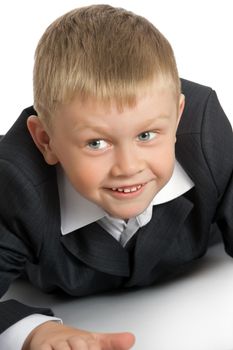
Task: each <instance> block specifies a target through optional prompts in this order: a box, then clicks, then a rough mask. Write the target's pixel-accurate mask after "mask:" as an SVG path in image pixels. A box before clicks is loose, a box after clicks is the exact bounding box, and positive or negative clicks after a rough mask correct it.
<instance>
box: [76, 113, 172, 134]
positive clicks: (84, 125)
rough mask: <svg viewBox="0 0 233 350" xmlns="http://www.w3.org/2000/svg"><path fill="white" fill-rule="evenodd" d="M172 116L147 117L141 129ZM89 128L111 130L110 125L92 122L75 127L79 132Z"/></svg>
mask: <svg viewBox="0 0 233 350" xmlns="http://www.w3.org/2000/svg"><path fill="white" fill-rule="evenodd" d="M169 118H170V116H169V115H164V114H163V115H159V116H157V117H155V118H150V119H147V120H146V121H145V122H143V124H141V125H139V127H140V128H141V129H147V128H149V127H150V126H151V125H152V124H153V123H155V122H157V121H158V120H161V119H162V120H168V119H169ZM88 129H91V130H93V131H97V132H100V133H107V132H108V130H109V127H108V125H106V126H105V125H103V126H100V125H92V124H80V125H79V126H76V127H75V128H74V130H75V131H77V132H80V131H83V130H88Z"/></svg>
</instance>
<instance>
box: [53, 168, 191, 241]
mask: <svg viewBox="0 0 233 350" xmlns="http://www.w3.org/2000/svg"><path fill="white" fill-rule="evenodd" d="M57 179H58V191H59V198H60V214H61V232H62V234H63V235H65V234H68V233H70V232H72V231H74V230H77V229H79V228H81V227H84V226H86V225H89V224H91V223H93V222H95V221H97V220H100V219H101V218H103V217H104V216H106V215H107V213H106V212H105V211H104V210H103V209H102V208H100V207H98V206H97V205H96V204H94V203H92V202H90V201H89V200H87V199H86V198H84V197H83V196H81V194H80V193H79V192H77V191H76V190H75V189H74V187H73V186H72V184H71V183H70V182H69V180H68V178H67V177H66V175H65V173H64V171H63V170H62V168H61V167H57ZM193 186H194V183H193V182H192V180H191V179H190V177H189V176H188V175H187V174H186V172H185V171H184V169H183V168H182V167H181V165H180V164H179V163H178V162H177V161H175V167H174V171H173V174H172V176H171V178H170V180H169V181H168V183H167V184H166V185H165V186H164V187H163V188H162V189H161V190H160V191H159V192H158V193H157V194H156V196H155V197H154V199H153V201H152V205H158V204H162V203H166V202H169V201H171V200H172V199H175V198H177V197H179V196H181V195H182V194H184V193H185V192H187V191H189V190H190V189H191V188H192V187H193Z"/></svg>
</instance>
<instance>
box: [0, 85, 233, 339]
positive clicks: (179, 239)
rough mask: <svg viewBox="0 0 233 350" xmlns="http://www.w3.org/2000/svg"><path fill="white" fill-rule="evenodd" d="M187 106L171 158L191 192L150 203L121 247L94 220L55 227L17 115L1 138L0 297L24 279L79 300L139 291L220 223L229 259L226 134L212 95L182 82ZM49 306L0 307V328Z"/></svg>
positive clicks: (42, 177)
mask: <svg viewBox="0 0 233 350" xmlns="http://www.w3.org/2000/svg"><path fill="white" fill-rule="evenodd" d="M182 89H183V92H184V94H185V96H186V107H185V111H184V113H183V117H182V119H181V122H180V125H179V128H178V132H177V144H176V157H177V159H178V161H179V162H180V164H181V165H182V167H183V168H184V169H185V171H186V172H187V173H188V175H189V176H190V178H191V179H192V180H193V182H194V184H195V187H194V188H193V189H191V190H190V191H189V192H187V193H186V194H184V195H182V196H180V197H179V198H177V199H174V200H172V201H170V202H168V203H165V204H161V205H158V206H156V207H154V212H153V217H152V220H151V221H150V222H149V223H148V224H147V225H146V226H145V227H143V228H141V229H140V230H139V231H138V232H137V234H136V235H135V236H134V237H133V238H132V239H131V241H130V242H129V243H128V246H127V247H126V248H123V247H122V246H121V245H120V244H119V243H118V242H117V241H116V240H115V239H114V238H113V237H111V235H109V234H108V233H106V232H105V231H104V230H103V229H102V228H101V227H100V226H99V225H98V224H96V223H94V224H90V225H88V226H86V227H85V228H82V229H79V230H78V231H74V232H72V233H70V234H68V235H66V236H62V235H61V231H60V212H59V197H58V190H57V180H56V171H55V168H54V167H52V166H48V165H47V164H45V162H44V160H43V157H42V156H41V154H40V153H39V151H38V150H37V149H36V147H35V145H34V143H33V141H32V139H31V137H30V135H29V133H28V131H27V128H26V120H27V118H28V116H29V115H30V114H32V113H35V112H34V110H33V108H32V107H31V108H28V109H25V110H24V111H23V112H22V114H21V115H20V117H19V119H18V120H17V121H16V122H15V124H14V125H13V126H12V128H11V129H10V130H9V132H8V133H7V134H6V135H5V136H4V137H3V139H2V140H1V141H0V188H1V200H0V294H1V295H3V294H4V293H5V292H6V290H7V288H8V287H9V285H10V283H11V282H12V281H13V280H15V279H16V278H18V277H20V276H26V277H27V278H28V279H29V280H30V281H31V282H32V283H33V284H34V285H36V286H37V287H38V288H41V289H42V290H44V291H48V292H51V291H57V290H62V291H64V292H66V293H68V294H70V295H73V296H83V295H88V294H91V293H98V292H102V291H107V290H113V289H116V288H122V287H127V288H128V287H133V286H147V285H150V284H152V283H155V282H156V281H158V280H160V279H162V278H164V277H166V276H173V275H174V274H177V273H180V272H181V271H183V270H184V268H186V267H187V266H189V265H190V264H191V263H193V261H195V260H197V259H198V258H200V257H201V256H203V255H204V254H205V252H206V250H207V248H208V245H209V241H210V239H211V234H212V231H213V229H214V228H215V226H218V227H219V229H220V231H221V234H222V237H223V240H224V243H225V248H226V251H227V252H228V254H230V255H231V256H233V181H232V172H233V135H232V129H231V126H230V123H229V122H228V120H227V119H226V117H225V114H224V112H223V110H222V108H221V106H220V104H219V102H218V99H217V96H216V94H215V92H214V91H213V90H211V89H210V88H208V87H204V86H201V85H198V84H195V83H191V82H189V81H185V80H182ZM38 312H42V313H45V314H51V311H50V310H44V309H37V308H34V307H28V306H26V305H22V304H20V303H18V302H17V301H7V302H2V303H1V304H0V315H1V317H0V332H2V331H4V330H5V329H6V328H7V327H9V326H10V325H12V324H13V323H14V322H16V321H18V320H19V319H21V318H23V317H25V316H27V315H29V314H31V313H38Z"/></svg>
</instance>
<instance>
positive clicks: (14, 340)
mask: <svg viewBox="0 0 233 350" xmlns="http://www.w3.org/2000/svg"><path fill="white" fill-rule="evenodd" d="M57 180H58V191H59V198H60V213H61V233H62V235H66V234H69V233H70V232H72V231H74V230H77V229H79V228H81V227H84V226H86V225H89V224H91V223H93V222H97V223H98V224H99V225H100V226H102V227H103V228H104V229H105V230H106V231H107V232H108V233H109V234H111V235H112V236H113V237H114V238H115V239H116V240H117V241H119V242H120V243H121V244H122V246H125V245H126V243H127V242H128V241H129V239H130V238H131V237H132V236H133V235H134V234H135V233H136V232H137V230H138V229H139V228H140V227H142V226H145V225H146V224H147V223H148V222H149V221H150V220H151V217H152V210H153V206H154V205H158V204H162V203H166V202H169V201H171V200H173V199H175V198H177V197H179V196H181V195H182V194H184V193H185V192H187V191H189V190H190V189H191V188H192V187H193V186H194V184H193V182H192V180H191V179H190V178H189V176H188V175H187V174H186V172H185V171H184V169H183V168H182V167H181V165H180V164H179V163H178V162H177V161H176V162H175V167H174V171H173V174H172V176H171V178H170V180H169V181H168V183H167V184H166V185H165V186H164V187H163V188H162V189H161V190H160V191H159V192H158V193H157V194H156V196H155V197H154V199H153V200H152V202H151V203H150V205H149V206H148V207H147V208H146V209H145V211H144V212H143V213H141V214H139V215H138V216H136V217H135V218H131V219H129V220H128V221H127V222H126V221H125V220H123V219H118V218H113V217H111V216H110V215H109V214H108V213H106V212H105V211H104V210H103V209H102V208H100V207H98V206H97V205H96V204H94V203H92V202H90V201H88V200H87V199H85V198H84V197H82V196H81V195H80V193H78V192H77V191H76V190H75V189H74V187H73V186H72V185H71V183H70V182H69V180H68V178H67V177H66V176H65V174H64V172H63V170H62V169H61V168H60V167H58V168H57ZM77 208H78V210H77ZM47 321H56V322H61V320H60V319H58V318H56V317H49V316H45V315H38V314H34V315H30V316H28V317H25V318H24V319H22V320H20V321H19V322H17V323H15V324H14V325H13V326H11V327H9V328H8V329H7V330H6V331H5V332H3V333H2V334H1V335H0V344H1V349H2V350H21V348H22V346H23V343H24V341H25V339H26V337H27V336H28V335H29V333H30V332H31V331H32V330H33V329H34V328H35V327H37V326H38V325H40V324H42V323H44V322H47Z"/></svg>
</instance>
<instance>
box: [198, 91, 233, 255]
mask: <svg viewBox="0 0 233 350" xmlns="http://www.w3.org/2000/svg"><path fill="white" fill-rule="evenodd" d="M205 115H206V118H205V121H204V122H203V127H202V130H203V133H202V139H203V142H202V145H203V152H204V154H205V157H206V160H207V163H208V165H209V168H210V171H211V174H212V178H213V181H214V183H215V186H216V189H217V193H218V205H217V210H216V215H215V218H214V219H213V222H216V223H217V225H218V227H219V228H220V231H221V234H222V238H223V241H224V245H225V250H226V252H227V253H228V254H229V255H231V256H232V257H233V133H232V126H231V124H230V122H229V120H228V119H227V117H226V115H225V113H224V111H223V109H222V107H221V105H220V103H219V101H218V98H217V95H216V93H215V92H214V91H212V93H211V94H210V96H209V99H208V103H207V105H206V111H205Z"/></svg>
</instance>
